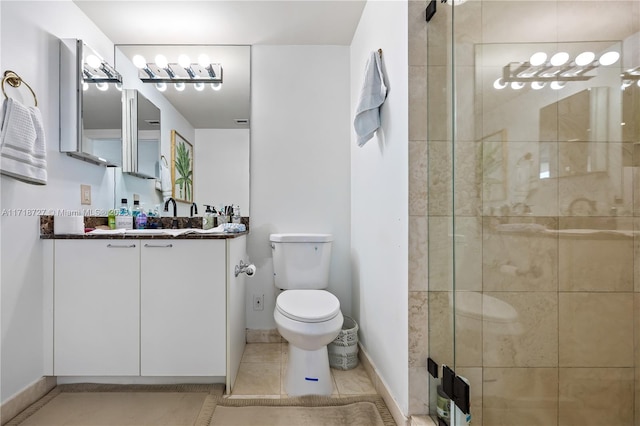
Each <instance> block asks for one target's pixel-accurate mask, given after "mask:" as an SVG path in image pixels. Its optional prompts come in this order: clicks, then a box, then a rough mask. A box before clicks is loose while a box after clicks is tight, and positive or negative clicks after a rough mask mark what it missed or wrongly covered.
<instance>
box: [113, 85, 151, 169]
mask: <svg viewBox="0 0 640 426" xmlns="http://www.w3.org/2000/svg"><path fill="white" fill-rule="evenodd" d="M124 104H125V108H124V113H123V114H124V115H123V120H124V122H125V132H124V164H123V168H122V171H123V172H125V173H128V174H131V175H134V176H138V177H142V178H147V179H158V178H160V108H158V107H157V106H155V105H154V104H153V103H152V102H151V101H150V100H148V99H147V98H146V97H144V95H143V94H142V93H140V92H139V91H137V90H134V89H127V90H125V91H124Z"/></svg>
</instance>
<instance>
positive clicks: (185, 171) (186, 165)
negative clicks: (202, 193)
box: [175, 142, 193, 201]
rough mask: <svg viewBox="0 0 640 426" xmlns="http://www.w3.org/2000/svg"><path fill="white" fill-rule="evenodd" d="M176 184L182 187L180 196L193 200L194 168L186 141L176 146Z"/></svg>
mask: <svg viewBox="0 0 640 426" xmlns="http://www.w3.org/2000/svg"><path fill="white" fill-rule="evenodd" d="M175 167H176V172H177V173H178V175H179V177H177V178H176V182H175V183H176V185H178V187H179V188H180V198H181V199H183V200H189V201H191V188H192V186H193V170H192V168H191V157H190V155H189V150H188V149H187V145H186V144H185V143H184V142H180V143H178V145H177V146H176V162H175Z"/></svg>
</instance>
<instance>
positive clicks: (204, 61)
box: [198, 53, 211, 68]
mask: <svg viewBox="0 0 640 426" xmlns="http://www.w3.org/2000/svg"><path fill="white" fill-rule="evenodd" d="M198 64H200V66H201V67H205V68H206V67H208V66H209V65H211V61H210V60H209V55H207V54H206V53H201V54H200V56H198Z"/></svg>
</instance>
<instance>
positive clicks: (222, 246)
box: [43, 233, 247, 392]
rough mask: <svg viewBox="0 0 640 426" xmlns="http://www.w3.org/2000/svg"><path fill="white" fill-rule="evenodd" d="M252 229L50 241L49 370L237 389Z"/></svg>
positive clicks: (47, 291)
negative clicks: (241, 267)
mask: <svg viewBox="0 0 640 426" xmlns="http://www.w3.org/2000/svg"><path fill="white" fill-rule="evenodd" d="M244 234H245V233H243V234H228V235H224V234H222V235H220V234H217V235H215V234H214V235H206V236H202V235H200V236H198V237H197V238H189V237H182V238H174V237H170V236H163V237H158V236H154V237H153V238H149V237H146V238H145V237H138V238H136V237H133V236H128V237H126V238H123V237H120V238H113V237H112V238H95V237H93V238H88V237H85V236H74V237H71V236H69V237H68V238H64V236H54V237H53V238H51V239H45V240H43V244H44V251H45V256H44V258H45V277H44V278H45V283H44V284H45V299H44V307H45V317H44V326H45V336H47V338H46V339H45V371H46V374H47V375H52V376H58V378H59V380H60V378H61V377H63V376H69V380H72V381H76V379H77V380H78V381H87V378H93V377H101V378H103V380H105V378H106V381H107V382H108V381H109V379H108V378H109V377H112V378H115V377H119V379H118V383H122V382H123V381H124V382H130V383H140V381H136V380H135V379H133V378H132V377H135V376H138V377H139V378H156V380H155V382H153V383H163V379H160V377H163V378H165V379H166V380H167V381H166V382H175V381H176V380H180V379H179V378H182V379H181V381H183V382H184V381H196V380H195V379H194V378H197V381H201V380H206V381H210V382H222V381H224V382H226V387H227V392H230V391H231V388H232V387H233V384H234V382H235V378H236V374H237V371H238V367H239V364H240V359H241V357H242V352H243V351H244V345H245V341H246V340H245V315H244V304H245V286H244V280H245V274H239V275H237V276H236V275H235V273H234V270H235V266H236V265H238V264H239V263H240V261H241V260H242V261H245V262H246V261H247V256H246V236H245V235H244ZM123 377H124V379H123ZM71 378H73V379H71ZM126 378H129V381H127V379H126ZM168 378H171V379H170V380H169V379H168ZM176 378H178V379H176ZM187 378H190V380H188V379H187ZM223 379H224V380H223ZM143 382H144V381H143ZM145 383H148V381H146V382H145Z"/></svg>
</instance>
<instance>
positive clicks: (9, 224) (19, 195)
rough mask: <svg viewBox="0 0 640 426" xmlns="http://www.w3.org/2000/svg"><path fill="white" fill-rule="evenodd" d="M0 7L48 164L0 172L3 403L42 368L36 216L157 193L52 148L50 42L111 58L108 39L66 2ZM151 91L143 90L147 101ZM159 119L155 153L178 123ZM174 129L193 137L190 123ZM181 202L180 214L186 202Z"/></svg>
mask: <svg viewBox="0 0 640 426" xmlns="http://www.w3.org/2000/svg"><path fill="white" fill-rule="evenodd" d="M0 11H1V13H0V17H1V25H0V29H1V32H0V52H1V53H2V56H1V59H0V63H1V64H2V69H1V71H4V70H6V69H10V70H13V71H15V72H16V73H18V74H19V75H20V76H21V77H22V78H23V79H24V80H25V81H26V82H27V83H29V85H30V86H31V87H32V88H33V90H34V91H35V93H36V95H37V97H38V107H39V108H40V111H41V112H42V117H43V124H44V128H45V134H46V140H47V169H48V183H47V185H46V186H36V185H29V184H26V183H23V182H20V181H17V180H14V179H12V178H8V177H5V176H2V177H0V189H1V190H0V196H1V199H0V209H1V211H2V214H1V215H0V230H1V233H0V235H1V240H0V266H2V270H1V272H0V279H1V282H0V287H1V289H0V291H1V294H0V299H1V328H2V334H1V339H2V340H1V344H0V346H1V348H0V352H1V365H0V372H1V379H0V381H1V382H0V390H1V392H0V399H1V401H2V402H5V401H6V400H7V399H8V398H10V397H11V396H13V395H15V394H16V393H17V392H19V391H21V390H22V389H24V388H25V387H27V386H28V385H30V384H31V383H33V382H35V381H37V380H39V379H40V378H41V377H42V374H43V324H42V322H43V314H42V312H43V307H42V303H43V289H42V281H43V270H42V264H43V258H42V241H41V240H40V239H39V235H40V228H39V221H38V218H37V215H38V214H45V213H50V212H51V211H55V210H57V209H63V210H74V211H75V210H82V209H83V208H85V209H87V210H89V211H87V214H106V213H104V212H105V211H106V209H108V208H109V207H110V206H112V205H113V202H114V195H115V196H116V198H118V199H119V198H120V197H121V196H128V197H129V198H131V194H132V193H133V192H136V193H138V194H140V195H141V199H142V200H143V202H144V201H145V200H148V202H149V203H153V201H154V200H156V199H157V194H156V193H155V190H154V189H153V181H147V180H143V179H139V178H135V177H131V176H125V177H123V176H121V173H120V171H119V170H120V169H113V168H110V169H107V168H105V167H101V166H96V165H93V164H90V163H86V162H83V161H80V160H77V159H74V158H71V157H68V156H67V155H64V154H60V153H59V152H58V149H59V127H60V126H59V107H58V105H59V93H58V92H59V59H58V57H59V47H58V45H59V44H58V43H59V41H58V40H59V39H60V38H79V39H83V40H84V41H85V42H86V43H87V44H88V45H90V46H91V47H92V48H93V49H95V50H96V51H97V52H98V53H99V54H100V55H101V56H102V57H103V58H104V59H105V60H107V61H108V62H109V63H111V64H113V63H114V58H113V56H114V54H113V44H112V43H111V41H110V40H109V39H108V38H107V37H106V36H105V35H104V34H103V33H102V32H100V31H99V30H98V29H97V28H96V27H95V25H94V24H93V23H92V22H91V21H90V20H89V19H88V18H87V17H86V16H85V15H84V14H83V13H82V12H81V11H80V10H79V9H78V8H77V6H76V5H75V4H73V3H72V2H71V1H37V2H36V1H34V2H31V1H2V2H0ZM7 92H8V94H9V95H10V96H11V97H13V98H15V99H18V100H20V101H21V102H23V103H25V104H27V105H33V100H32V98H31V94H30V93H29V91H28V90H27V89H26V88H25V87H21V88H18V89H13V88H9V87H7ZM153 96H154V95H152V94H148V95H147V97H149V98H150V99H152V101H154V99H153V98H152V97H153ZM154 102H155V101H154ZM162 119H163V133H165V134H163V153H164V154H165V155H169V147H170V142H168V141H169V138H170V136H169V135H167V132H168V131H169V130H170V129H171V128H180V127H179V126H182V125H183V121H184V119H182V118H181V117H175V116H169V117H168V118H167V119H166V120H165V114H164V112H163V116H162ZM187 124H188V123H187ZM165 125H166V126H167V127H165ZM165 129H168V130H166V131H165ZM182 131H183V132H185V133H186V134H188V135H190V136H191V137H193V134H194V132H193V129H191V130H188V129H186V130H185V129H183V130H182ZM183 134H184V133H183ZM165 138H166V140H165ZM80 184H88V185H91V189H92V202H93V204H92V205H90V206H81V204H80ZM185 206H186V211H187V212H188V205H185ZM100 211H102V213H100ZM183 212H184V210H182V212H179V213H180V214H183Z"/></svg>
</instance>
